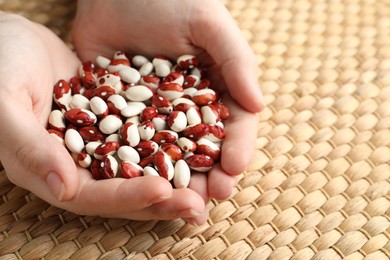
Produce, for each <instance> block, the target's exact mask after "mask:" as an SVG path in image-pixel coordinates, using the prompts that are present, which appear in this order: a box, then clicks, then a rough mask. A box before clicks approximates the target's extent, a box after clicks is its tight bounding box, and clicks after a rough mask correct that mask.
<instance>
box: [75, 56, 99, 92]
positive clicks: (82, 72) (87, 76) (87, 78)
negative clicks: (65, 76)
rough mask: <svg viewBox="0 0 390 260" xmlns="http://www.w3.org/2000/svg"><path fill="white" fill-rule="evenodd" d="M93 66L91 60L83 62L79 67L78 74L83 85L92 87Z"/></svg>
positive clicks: (94, 78)
mask: <svg viewBox="0 0 390 260" xmlns="http://www.w3.org/2000/svg"><path fill="white" fill-rule="evenodd" d="M94 70H95V66H94V64H93V63H92V62H91V61H85V62H83V63H82V64H81V65H80V67H79V76H80V79H81V82H82V83H83V85H85V86H87V87H92V86H93V85H94V84H95V82H96V77H95V74H94Z"/></svg>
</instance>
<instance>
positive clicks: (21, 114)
mask: <svg viewBox="0 0 390 260" xmlns="http://www.w3.org/2000/svg"><path fill="white" fill-rule="evenodd" d="M0 38H1V41H0V75H1V77H0V122H1V124H0V160H1V162H2V164H3V166H4V168H5V170H6V173H7V175H8V177H9V179H10V180H11V181H12V182H13V183H15V184H16V185H18V186H20V187H22V188H25V189H27V190H30V191H31V192H33V193H34V194H36V195H37V196H38V197H40V198H42V199H44V200H46V201H47V202H49V203H51V204H53V205H55V206H57V207H60V208H63V209H67V210H69V211H72V212H75V213H78V214H86V215H102V216H109V217H127V218H131V219H142V220H145V219H172V218H177V217H183V218H193V217H196V218H194V219H193V222H195V223H198V224H201V223H203V222H204V221H206V219H207V212H205V209H204V202H203V201H202V199H201V198H199V195H198V194H197V193H196V192H194V191H187V190H175V191H173V189H172V187H171V185H170V183H169V182H168V181H166V180H165V179H163V178H160V177H144V178H136V179H132V180H126V179H119V178H117V179H111V180H103V181H95V180H93V179H92V177H91V174H90V173H89V172H88V171H86V170H84V169H80V168H77V167H76V165H75V163H74V161H73V160H72V158H71V156H70V155H69V153H68V151H67V150H66V149H65V147H64V146H63V145H61V144H60V143H59V142H58V141H57V140H56V139H55V138H53V137H52V136H51V135H49V134H48V133H47V131H46V129H45V126H46V123H47V120H48V115H49V113H50V111H51V105H52V93H53V85H54V83H55V82H56V81H57V80H58V79H65V80H68V79H70V78H71V77H72V76H73V75H75V73H76V71H77V68H78V66H79V65H80V61H79V60H78V59H77V57H76V56H75V55H74V54H73V52H72V51H71V50H69V49H68V47H67V46H66V45H65V44H64V43H63V42H62V41H61V40H60V39H58V38H57V37H56V36H55V35H54V34H53V33H52V32H50V31H49V30H48V29H47V28H45V27H43V26H41V25H38V24H34V23H32V22H30V21H28V20H26V19H24V18H21V17H19V16H16V15H11V14H5V13H2V12H0ZM184 196H185V197H186V200H185V201H183V200H181V197H184Z"/></svg>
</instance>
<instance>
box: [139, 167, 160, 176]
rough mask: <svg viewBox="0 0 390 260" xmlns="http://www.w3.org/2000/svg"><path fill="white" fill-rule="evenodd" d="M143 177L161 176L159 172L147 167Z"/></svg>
mask: <svg viewBox="0 0 390 260" xmlns="http://www.w3.org/2000/svg"><path fill="white" fill-rule="evenodd" d="M143 175H144V176H160V175H158V172H157V171H156V170H155V169H154V168H152V167H150V166H146V167H145V168H144V170H143Z"/></svg>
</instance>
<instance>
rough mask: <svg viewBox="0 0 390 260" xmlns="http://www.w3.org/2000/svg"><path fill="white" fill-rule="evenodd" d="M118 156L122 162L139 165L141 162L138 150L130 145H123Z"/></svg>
mask: <svg viewBox="0 0 390 260" xmlns="http://www.w3.org/2000/svg"><path fill="white" fill-rule="evenodd" d="M117 154H118V157H119V159H121V160H122V161H128V162H133V163H139V161H140V156H139V154H138V152H137V150H135V148H133V147H131V146H128V145H123V146H121V147H119V149H118V151H117Z"/></svg>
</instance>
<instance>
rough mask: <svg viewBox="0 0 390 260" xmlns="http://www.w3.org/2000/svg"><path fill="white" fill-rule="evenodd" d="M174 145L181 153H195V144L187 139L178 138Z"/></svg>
mask: <svg viewBox="0 0 390 260" xmlns="http://www.w3.org/2000/svg"><path fill="white" fill-rule="evenodd" d="M176 143H177V145H178V146H179V147H180V149H181V150H182V151H183V152H195V150H196V143H195V142H194V141H193V140H192V139H189V138H187V137H180V138H179V140H177V142H176Z"/></svg>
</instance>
